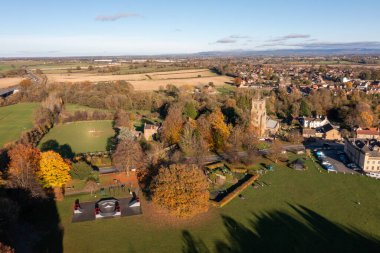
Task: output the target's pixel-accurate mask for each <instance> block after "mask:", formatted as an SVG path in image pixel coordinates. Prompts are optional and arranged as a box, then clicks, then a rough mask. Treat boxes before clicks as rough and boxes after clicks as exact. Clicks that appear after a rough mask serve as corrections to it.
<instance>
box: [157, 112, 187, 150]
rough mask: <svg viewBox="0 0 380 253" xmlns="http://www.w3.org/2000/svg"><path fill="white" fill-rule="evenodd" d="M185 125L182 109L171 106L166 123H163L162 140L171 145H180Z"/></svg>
mask: <svg viewBox="0 0 380 253" xmlns="http://www.w3.org/2000/svg"><path fill="white" fill-rule="evenodd" d="M183 123H184V122H183V119H182V110H181V108H179V107H174V106H171V107H170V108H169V112H168V115H167V116H166V118H165V121H164V122H163V123H162V140H163V141H165V142H167V143H169V144H176V143H178V142H179V140H180V136H181V129H182V126H183Z"/></svg>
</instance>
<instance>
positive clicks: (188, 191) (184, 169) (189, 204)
mask: <svg viewBox="0 0 380 253" xmlns="http://www.w3.org/2000/svg"><path fill="white" fill-rule="evenodd" d="M151 191H152V200H153V202H154V203H156V204H158V205H159V206H161V207H163V208H165V209H167V210H168V211H169V212H170V213H171V214H173V215H175V216H178V217H191V216H194V215H196V214H199V213H202V212H206V211H207V210H208V208H209V197H210V193H209V191H208V182H207V178H206V176H205V174H204V172H203V171H202V170H201V169H200V168H199V167H197V166H196V165H184V164H172V165H170V166H169V167H161V168H160V170H159V172H158V175H157V176H156V177H155V178H154V180H153V183H152V186H151Z"/></svg>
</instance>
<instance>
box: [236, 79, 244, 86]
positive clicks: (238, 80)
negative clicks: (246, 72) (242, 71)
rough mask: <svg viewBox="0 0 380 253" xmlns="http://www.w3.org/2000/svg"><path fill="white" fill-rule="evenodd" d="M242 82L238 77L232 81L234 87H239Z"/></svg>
mask: <svg viewBox="0 0 380 253" xmlns="http://www.w3.org/2000/svg"><path fill="white" fill-rule="evenodd" d="M242 82H243V80H242V79H241V78H240V77H236V78H235V79H234V84H235V85H236V86H240V84H241V83H242Z"/></svg>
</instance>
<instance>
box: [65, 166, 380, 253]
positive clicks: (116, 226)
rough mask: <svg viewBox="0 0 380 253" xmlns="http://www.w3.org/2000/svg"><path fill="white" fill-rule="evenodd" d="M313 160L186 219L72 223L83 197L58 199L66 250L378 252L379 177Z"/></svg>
mask: <svg viewBox="0 0 380 253" xmlns="http://www.w3.org/2000/svg"><path fill="white" fill-rule="evenodd" d="M308 164H309V169H308V170H307V171H304V172H303V171H293V170H291V169H289V168H285V167H281V168H279V167H276V168H275V171H274V172H269V173H267V174H266V175H264V176H263V177H262V178H261V179H260V181H261V182H265V184H266V186H264V187H259V188H257V189H254V188H253V187H249V188H248V189H247V190H245V191H244V192H243V195H244V197H245V199H244V200H243V199H240V198H236V199H234V200H233V201H232V202H231V203H229V204H228V205H227V206H225V207H223V208H222V209H215V208H213V209H212V210H211V211H210V213H209V215H208V216H207V217H206V218H203V219H202V221H201V222H200V221H198V220H196V221H191V222H188V223H187V225H181V224H176V225H173V224H172V225H167V224H165V223H164V224H161V223H160V221H159V219H157V220H154V219H152V218H150V219H149V218H148V217H146V216H144V215H142V216H139V217H137V216H136V217H125V218H115V219H106V220H98V221H93V222H85V223H75V224H72V223H71V215H72V205H73V203H74V200H75V199H76V198H77V197H78V196H76V197H67V198H66V199H65V200H64V201H63V202H59V203H58V212H59V214H60V218H61V222H62V225H63V228H64V236H63V249H64V252H78V253H80V252H155V253H159V252H194V253H195V252H379V251H375V250H374V247H376V250H378V249H379V247H380V241H379V240H378V239H379V238H380V230H379V227H380V219H379V213H380V205H379V201H380V182H379V181H376V180H374V179H371V178H368V177H365V176H360V175H343V174H327V173H326V172H319V171H318V170H317V169H316V168H315V167H314V166H311V164H310V161H309V162H308ZM89 198H90V197H89V196H81V197H80V199H81V201H85V200H87V199H89ZM92 199H94V198H93V197H92ZM359 202H360V204H359ZM142 209H143V212H144V206H142ZM374 238H376V239H374ZM206 248H207V249H208V250H209V251H206V250H205V249H206Z"/></svg>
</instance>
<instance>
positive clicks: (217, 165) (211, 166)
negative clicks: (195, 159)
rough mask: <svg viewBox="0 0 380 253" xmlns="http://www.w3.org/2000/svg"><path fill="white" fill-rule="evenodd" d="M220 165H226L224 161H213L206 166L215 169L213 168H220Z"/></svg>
mask: <svg viewBox="0 0 380 253" xmlns="http://www.w3.org/2000/svg"><path fill="white" fill-rule="evenodd" d="M220 167H224V164H223V163H212V164H209V165H207V166H206V168H207V169H209V170H213V169H216V168H220Z"/></svg>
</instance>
